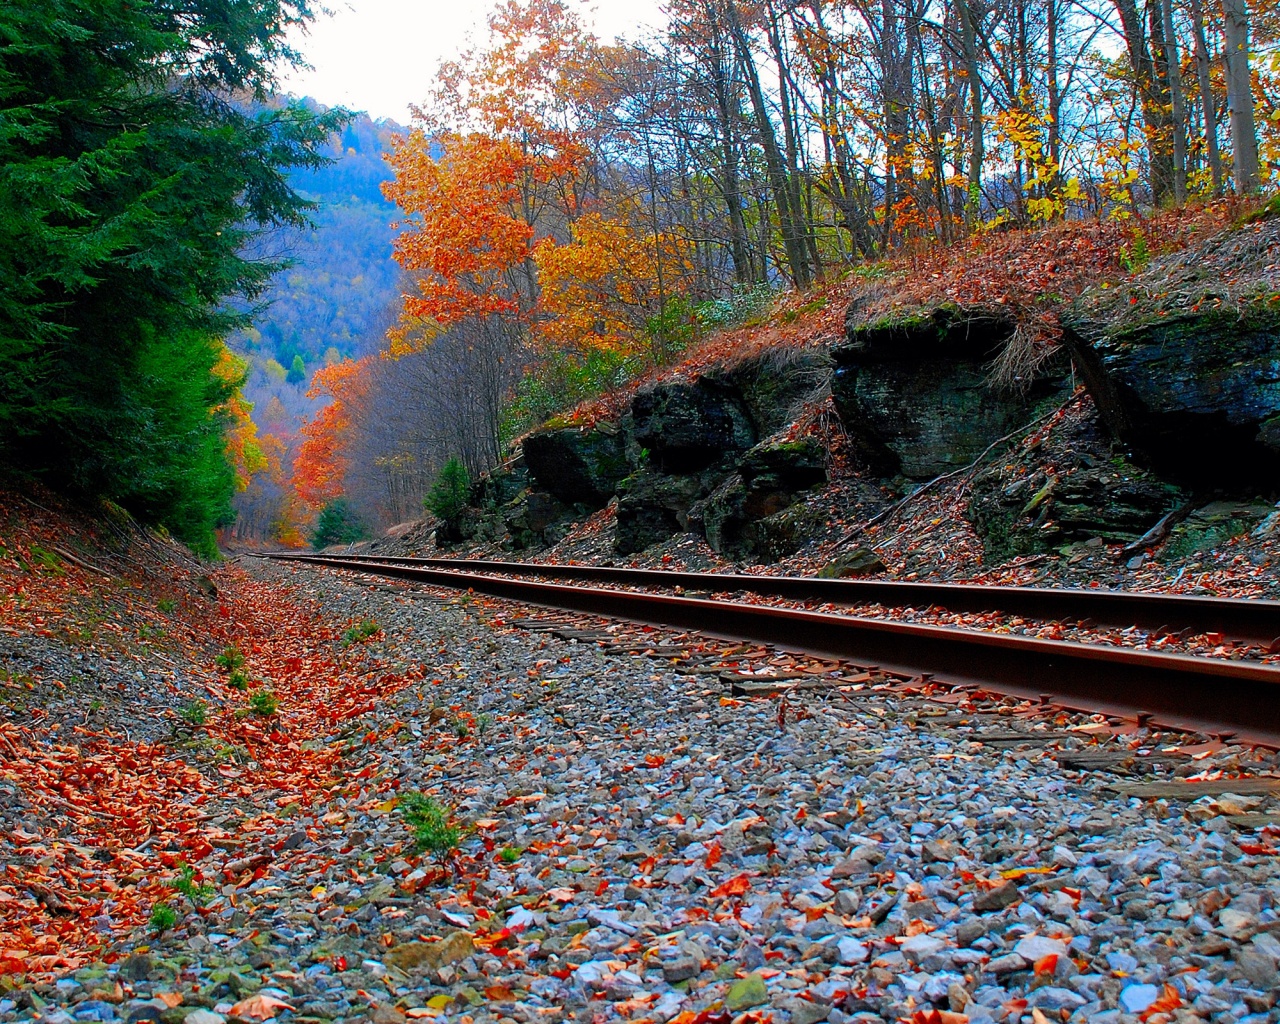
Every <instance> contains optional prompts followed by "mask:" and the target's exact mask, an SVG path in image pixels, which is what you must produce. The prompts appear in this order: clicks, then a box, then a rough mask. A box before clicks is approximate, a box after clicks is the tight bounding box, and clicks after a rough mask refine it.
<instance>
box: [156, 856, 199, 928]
mask: <svg viewBox="0 0 1280 1024" xmlns="http://www.w3.org/2000/svg"><path fill="white" fill-rule="evenodd" d="M169 888H170V889H172V890H173V891H174V892H176V893H179V894H181V895H183V896H185V897H186V898H187V899H188V900H190V901H191V905H192V906H193V907H203V906H204V905H205V904H206V903H208V902H209V900H210V898H211V897H212V896H213V894H214V888H213V886H212V885H209V884H208V883H207V882H199V883H198V882H196V869H195V868H193V867H192V866H191V865H190V864H182V863H179V865H178V876H177V877H176V878H174V879H172V880H171V881H170V882H169ZM160 905H161V904H157V906H160ZM154 915H155V911H154V910H152V916H153V917H154Z"/></svg>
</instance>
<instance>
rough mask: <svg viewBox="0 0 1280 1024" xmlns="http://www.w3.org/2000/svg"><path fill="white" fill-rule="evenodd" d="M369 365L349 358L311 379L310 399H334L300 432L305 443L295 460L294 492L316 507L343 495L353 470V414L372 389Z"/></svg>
mask: <svg viewBox="0 0 1280 1024" xmlns="http://www.w3.org/2000/svg"><path fill="white" fill-rule="evenodd" d="M368 362H369V361H368V359H367V358H365V359H348V360H345V361H343V362H341V363H334V364H333V365H332V366H323V367H321V368H320V369H318V370H317V371H316V372H315V376H314V377H312V378H311V387H310V388H309V389H308V390H307V397H308V398H312V399H322V398H328V399H329V400H330V401H329V403H328V404H327V405H326V406H324V408H322V409H321V410H320V411H319V412H318V413H316V415H315V418H314V419H312V420H311V421H310V422H309V423H305V424H303V426H302V428H301V429H300V430H299V433H300V434H301V435H302V438H303V440H302V445H301V447H300V448H299V449H298V454H297V456H296V457H295V458H294V460H293V485H294V489H295V490H296V491H297V492H298V495H299V497H301V498H302V500H303V501H305V502H306V503H307V504H308V505H310V506H311V507H312V508H319V507H320V506H321V505H324V504H326V503H327V502H330V501H333V500H334V499H335V498H338V497H341V495H342V484H343V479H344V478H345V477H346V475H347V470H348V468H349V467H350V454H349V448H348V440H349V431H350V429H351V415H352V411H353V409H354V407H355V406H357V405H358V404H359V402H360V401H361V399H362V398H363V396H364V393H365V391H366V390H367V387H368V378H367V374H366V372H365V371H366V369H367V367H368Z"/></svg>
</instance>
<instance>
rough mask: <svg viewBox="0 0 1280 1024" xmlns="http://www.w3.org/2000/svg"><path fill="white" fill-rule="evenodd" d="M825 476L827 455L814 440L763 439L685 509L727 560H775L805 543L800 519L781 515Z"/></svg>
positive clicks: (692, 522)
mask: <svg viewBox="0 0 1280 1024" xmlns="http://www.w3.org/2000/svg"><path fill="white" fill-rule="evenodd" d="M826 480H827V468H826V453H825V452H823V451H822V449H821V448H820V447H819V446H818V444H817V443H816V442H815V441H812V440H807V439H806V440H802V441H791V442H765V443H763V444H760V445H757V446H756V447H755V448H752V449H751V450H750V451H748V452H747V453H746V454H745V455H744V456H743V457H742V460H741V461H740V463H739V464H738V471H737V473H735V474H734V475H733V476H731V477H729V478H728V479H727V480H726V481H725V482H724V483H723V484H722V485H721V486H720V487H719V488H717V489H716V490H715V491H714V492H712V494H711V495H710V496H709V497H708V498H707V499H706V500H705V501H702V502H700V503H699V504H698V505H697V506H695V507H694V508H693V509H691V510H690V513H689V516H688V521H689V525H690V526H691V527H692V528H693V529H696V530H697V531H698V532H700V533H702V535H703V536H704V537H706V539H707V543H708V544H710V545H711V547H712V548H713V549H714V550H716V551H718V552H720V553H722V554H725V555H728V556H729V557H731V558H734V559H737V560H748V561H756V560H763V561H775V560H776V559H778V558H782V557H785V556H786V555H789V554H791V553H792V552H794V551H795V550H796V549H797V548H798V547H799V546H800V544H802V543H803V541H804V531H803V529H802V527H803V525H804V523H803V521H802V520H801V519H797V517H796V516H794V515H785V514H784V513H785V512H786V511H787V510H788V509H789V508H790V507H791V506H793V505H795V504H796V502H797V500H798V498H799V495H800V492H802V491H804V490H807V489H808V488H810V487H815V486H817V485H818V484H821V483H825V482H826ZM797 511H798V510H797Z"/></svg>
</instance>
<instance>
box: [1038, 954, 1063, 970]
mask: <svg viewBox="0 0 1280 1024" xmlns="http://www.w3.org/2000/svg"><path fill="white" fill-rule="evenodd" d="M1057 969H1058V954H1057V953H1050V954H1049V955H1048V956H1042V957H1041V958H1040V959H1039V960H1037V961H1036V964H1035V971H1036V974H1052V973H1053V972H1054V971H1056V970H1057Z"/></svg>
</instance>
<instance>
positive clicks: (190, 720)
mask: <svg viewBox="0 0 1280 1024" xmlns="http://www.w3.org/2000/svg"><path fill="white" fill-rule="evenodd" d="M178 714H179V715H180V716H181V717H182V720H183V721H184V722H186V723H187V724H188V725H194V726H196V727H197V728H198V727H199V726H202V725H204V724H205V722H207V721H208V720H209V707H208V705H207V704H205V702H204V701H202V700H193V701H192V702H191V703H190V704H188V705H187V706H186V707H185V708H183V709H182V710H181V711H179V712H178Z"/></svg>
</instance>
